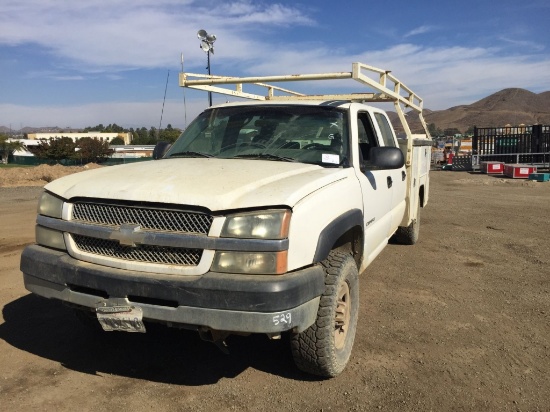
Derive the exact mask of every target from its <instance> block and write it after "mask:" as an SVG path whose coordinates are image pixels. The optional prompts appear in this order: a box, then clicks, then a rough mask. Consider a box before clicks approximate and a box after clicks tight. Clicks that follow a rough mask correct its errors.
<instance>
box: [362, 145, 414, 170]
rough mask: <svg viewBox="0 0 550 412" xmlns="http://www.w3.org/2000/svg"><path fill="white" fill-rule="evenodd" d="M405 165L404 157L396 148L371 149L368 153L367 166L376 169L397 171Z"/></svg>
mask: <svg viewBox="0 0 550 412" xmlns="http://www.w3.org/2000/svg"><path fill="white" fill-rule="evenodd" d="M404 164H405V156H403V152H402V151H401V149H399V148H398V147H373V148H371V149H370V151H369V162H368V163H367V167H368V166H372V167H375V168H377V169H399V168H401V167H403V165H404Z"/></svg>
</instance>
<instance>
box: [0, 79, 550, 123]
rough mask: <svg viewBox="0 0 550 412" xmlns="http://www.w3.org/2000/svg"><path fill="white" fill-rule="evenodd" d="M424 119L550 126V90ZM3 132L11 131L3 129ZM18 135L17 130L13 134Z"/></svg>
mask: <svg viewBox="0 0 550 412" xmlns="http://www.w3.org/2000/svg"><path fill="white" fill-rule="evenodd" d="M388 115H389V116H390V120H391V122H392V123H393V125H394V127H395V129H396V130H397V131H398V132H399V131H400V129H401V123H400V122H399V118H398V117H397V114H396V113H395V112H388ZM407 118H408V122H409V125H410V127H411V129H412V130H413V132H419V133H421V132H422V126H421V124H420V121H419V120H418V117H417V116H416V115H414V114H412V113H410V114H409V115H408V116H407ZM424 119H425V120H426V123H427V124H428V125H429V124H430V123H434V124H435V126H436V127H437V128H439V129H441V130H445V129H450V128H457V129H458V130H460V131H461V132H465V131H466V130H468V128H470V126H478V127H500V126H505V125H507V124H510V125H512V126H517V125H520V124H526V125H532V124H547V125H550V91H546V92H543V93H539V94H536V93H533V92H530V91H529V90H525V89H518V88H512V89H504V90H501V91H499V92H496V93H494V94H492V95H490V96H488V97H485V98H483V99H481V100H479V101H477V102H475V103H472V104H469V105H462V106H455V107H451V108H450V109H447V110H430V109H424ZM61 131H66V132H71V131H79V130H78V129H72V128H68V127H67V128H60V127H24V128H23V129H21V130H20V131H19V133H37V132H61ZM0 132H1V133H8V132H9V128H7V127H5V126H0ZM12 132H17V131H12Z"/></svg>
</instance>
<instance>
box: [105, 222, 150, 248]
mask: <svg viewBox="0 0 550 412" xmlns="http://www.w3.org/2000/svg"><path fill="white" fill-rule="evenodd" d="M144 235H145V234H144V233H143V232H142V231H141V226H140V225H131V224H124V225H120V228H119V229H118V230H114V231H113V232H112V233H111V236H109V239H112V240H118V241H119V242H120V244H121V245H124V246H130V247H137V244H138V243H141V241H142V240H143V237H144Z"/></svg>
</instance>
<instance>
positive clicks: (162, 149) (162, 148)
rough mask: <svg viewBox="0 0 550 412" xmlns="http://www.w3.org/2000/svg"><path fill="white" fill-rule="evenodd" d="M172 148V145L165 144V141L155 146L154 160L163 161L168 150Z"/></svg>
mask: <svg viewBox="0 0 550 412" xmlns="http://www.w3.org/2000/svg"><path fill="white" fill-rule="evenodd" d="M170 147H172V143H169V142H164V141H161V142H158V143H157V144H156V145H155V148H154V149H153V159H155V160H159V159H162V158H163V157H164V155H165V154H166V152H167V151H168V149H170Z"/></svg>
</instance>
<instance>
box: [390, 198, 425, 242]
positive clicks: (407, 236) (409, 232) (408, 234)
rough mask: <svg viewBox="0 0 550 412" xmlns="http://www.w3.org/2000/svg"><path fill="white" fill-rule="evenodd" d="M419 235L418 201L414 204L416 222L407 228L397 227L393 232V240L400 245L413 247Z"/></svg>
mask: <svg viewBox="0 0 550 412" xmlns="http://www.w3.org/2000/svg"><path fill="white" fill-rule="evenodd" d="M419 234H420V199H418V200H417V202H416V220H414V221H413V222H411V224H410V225H409V226H407V227H403V226H399V227H398V228H397V231H396V232H395V240H396V241H397V243H401V244H402V245H414V244H415V243H416V242H417V241H418V235H419Z"/></svg>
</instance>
